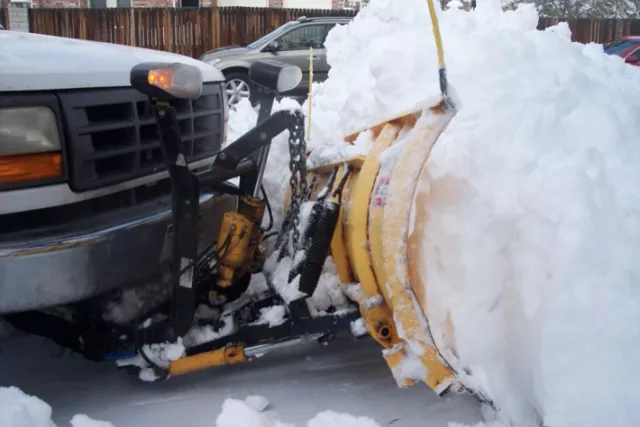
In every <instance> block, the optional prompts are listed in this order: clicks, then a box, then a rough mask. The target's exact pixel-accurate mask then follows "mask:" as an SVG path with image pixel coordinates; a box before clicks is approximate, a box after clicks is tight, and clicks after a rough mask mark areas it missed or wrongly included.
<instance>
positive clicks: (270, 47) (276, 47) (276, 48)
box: [264, 40, 280, 53]
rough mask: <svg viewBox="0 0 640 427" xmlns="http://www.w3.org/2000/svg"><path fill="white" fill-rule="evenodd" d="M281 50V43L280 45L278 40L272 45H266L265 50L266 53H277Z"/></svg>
mask: <svg viewBox="0 0 640 427" xmlns="http://www.w3.org/2000/svg"><path fill="white" fill-rule="evenodd" d="M279 50H280V43H278V41H277V40H274V41H272V42H271V43H269V44H268V45H266V46H265V48H264V51H265V52H271V53H276V52H277V51H279Z"/></svg>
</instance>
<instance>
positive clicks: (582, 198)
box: [239, 0, 640, 427]
mask: <svg viewBox="0 0 640 427" xmlns="http://www.w3.org/2000/svg"><path fill="white" fill-rule="evenodd" d="M439 15H440V16H441V18H442V20H441V29H442V33H443V42H444V46H445V57H446V61H447V65H448V73H449V74H448V76H449V81H450V83H451V84H452V91H453V93H454V95H455V98H454V99H455V100H456V103H457V105H458V107H459V108H460V111H459V112H458V114H457V115H456V117H454V119H453V120H452V122H451V123H450V125H449V127H448V129H447V130H446V131H445V133H444V134H443V135H442V136H441V138H440V140H439V141H438V143H437V144H436V146H435V148H434V150H433V152H432V155H431V158H430V160H429V162H428V165H427V169H426V172H425V173H428V174H429V175H430V176H431V178H432V179H433V180H434V182H433V184H432V185H431V187H429V188H422V189H421V194H422V195H423V196H424V197H428V198H429V199H427V202H426V203H429V206H430V208H429V210H428V213H429V217H430V220H429V222H428V224H426V230H427V234H428V236H429V238H428V239H426V240H425V241H424V242H423V248H422V250H423V251H424V253H426V256H425V260H424V264H425V270H427V271H428V272H429V275H428V277H425V281H426V280H428V282H429V286H428V289H427V293H426V298H427V300H426V301H423V304H425V305H426V306H427V307H428V312H429V316H430V318H431V323H432V326H433V327H434V329H435V332H434V333H435V334H436V335H437V338H438V339H440V340H442V335H443V334H444V329H445V328H444V325H445V324H446V322H447V321H449V320H450V321H451V322H452V325H453V326H454V331H455V336H454V337H453V340H454V346H455V347H456V350H457V354H458V356H459V359H460V360H459V365H462V366H465V367H468V368H471V372H473V376H471V377H467V378H465V381H466V383H467V385H469V386H471V387H473V388H476V389H478V390H480V391H482V392H483V393H485V394H486V395H488V396H490V397H491V398H492V399H493V400H494V401H495V403H496V405H497V406H498V408H499V409H500V410H501V411H502V414H501V415H502V416H503V417H504V419H508V420H511V421H513V422H514V423H515V425H517V426H523V427H529V426H535V425H539V424H541V423H542V424H544V425H546V426H553V427H572V426H581V427H587V426H602V425H616V426H621V427H623V426H637V425H640V406H638V405H637V402H636V398H635V389H634V388H635V384H637V383H638V382H640V373H638V370H637V369H636V367H635V362H636V361H637V360H639V359H640V344H638V343H639V342H640V341H639V340H638V338H639V337H640V295H639V294H638V292H637V290H636V288H637V281H638V277H640V263H638V262H637V258H638V255H639V249H638V248H640V215H639V209H638V207H639V202H640V190H639V189H638V188H639V187H638V186H637V185H636V184H635V183H637V182H639V181H640V176H639V174H640V169H639V168H638V167H637V165H638V164H640V145H639V144H638V139H639V136H640V121H639V120H638V117H640V70H639V69H638V68H636V67H631V66H627V65H625V64H624V62H623V61H622V60H621V59H620V58H618V57H611V56H607V55H605V54H604V53H603V51H602V47H601V46H599V45H586V46H585V45H581V44H577V43H571V41H570V34H569V30H568V27H567V26H566V25H565V24H560V25H558V26H555V27H551V28H549V29H547V30H545V31H537V30H536V25H537V22H538V17H537V15H536V13H535V10H534V8H533V6H532V5H525V6H523V7H521V8H520V9H519V10H517V11H515V12H503V11H502V10H501V9H500V2H499V1H493V0H480V1H478V7H477V9H476V10H475V11H473V12H464V11H461V10H458V9H457V8H451V9H450V10H447V11H444V12H439ZM326 46H327V59H328V61H329V63H330V65H331V71H330V73H329V79H328V80H327V81H326V82H325V83H324V84H321V85H317V86H316V88H315V90H314V93H313V95H314V97H313V108H314V109H313V123H312V129H311V139H310V141H309V146H310V147H312V148H316V149H317V150H319V151H318V152H320V153H321V154H322V156H323V157H325V158H328V157H331V156H340V155H345V153H348V152H350V150H351V151H358V150H361V151H363V150H364V151H366V148H367V142H366V140H365V139H366V138H365V137H363V138H364V139H363V140H362V141H359V144H358V146H357V147H349V146H348V145H345V144H343V143H341V140H342V137H343V136H344V135H346V134H348V133H350V132H352V131H354V130H357V129H359V128H362V127H364V126H367V125H371V124H373V123H375V122H377V121H379V120H382V119H384V118H386V117H390V116H394V115H396V114H398V113H401V112H403V111H405V110H409V109H412V108H414V107H415V106H416V105H418V106H423V105H426V104H428V102H429V101H432V100H434V99H437V97H438V94H439V87H438V80H437V63H436V59H435V58H436V53H435V44H434V40H433V37H432V32H431V24H430V22H429V17H428V11H427V6H426V2H425V1H424V0H372V1H371V3H370V5H369V6H368V7H367V8H365V9H364V10H363V11H361V12H360V13H359V15H358V16H357V17H356V18H355V19H354V21H353V22H352V23H351V24H350V25H346V26H342V27H336V28H335V29H334V30H332V31H331V33H330V34H329V36H328V38H327V42H326ZM371 46H375V49H372V48H371ZM282 107H283V106H282V105H280V106H279V107H278V108H282ZM239 108H241V109H242V108H243V106H240V107H239ZM302 111H306V106H304V107H303V108H302ZM273 152H274V153H276V154H275V155H274V156H272V158H271V163H270V165H269V169H268V170H267V174H266V179H267V183H268V190H269V194H270V195H271V197H272V199H273V200H274V205H275V206H279V205H278V203H280V201H281V200H282V198H283V195H284V191H283V190H284V188H285V186H286V185H287V182H286V180H284V179H283V174H282V171H284V170H286V169H287V167H288V163H287V162H288V155H287V147H286V135H282V136H281V137H280V138H278V140H277V141H275V144H274V148H273ZM438 335H439V336H438Z"/></svg>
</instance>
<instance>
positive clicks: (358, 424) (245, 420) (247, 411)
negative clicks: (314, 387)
mask: <svg viewBox="0 0 640 427" xmlns="http://www.w3.org/2000/svg"><path fill="white" fill-rule="evenodd" d="M216 427H295V426H294V425H293V424H287V423H283V422H282V421H279V420H277V419H274V418H271V417H269V416H268V415H267V414H264V413H261V411H260V410H256V409H255V408H254V407H253V406H252V405H251V404H249V403H247V402H243V401H241V400H237V399H227V400H225V401H224V403H223V404H222V412H221V413H220V415H218V418H217V419H216ZM307 427H380V425H379V424H378V423H376V422H375V421H374V420H373V419H371V418H368V417H356V416H353V415H349V414H339V413H336V412H332V411H324V412H320V413H319V414H318V415H316V416H315V417H314V418H312V419H310V420H309V421H308V422H307Z"/></svg>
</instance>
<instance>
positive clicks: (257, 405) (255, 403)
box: [244, 395, 269, 412]
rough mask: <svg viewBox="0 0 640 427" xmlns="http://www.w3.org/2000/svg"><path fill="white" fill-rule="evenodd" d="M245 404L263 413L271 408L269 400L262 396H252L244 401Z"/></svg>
mask: <svg viewBox="0 0 640 427" xmlns="http://www.w3.org/2000/svg"><path fill="white" fill-rule="evenodd" d="M244 403H246V404H247V405H249V406H251V407H252V408H253V409H255V410H256V411H258V412H262V411H264V410H265V409H267V407H268V406H269V399H267V398H266V397H264V396H260V395H251V396H247V397H246V398H245V399H244Z"/></svg>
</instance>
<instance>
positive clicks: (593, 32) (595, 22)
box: [538, 18, 640, 43]
mask: <svg viewBox="0 0 640 427" xmlns="http://www.w3.org/2000/svg"><path fill="white" fill-rule="evenodd" d="M560 21H565V22H567V24H568V25H569V28H570V29H571V38H572V39H573V41H576V42H580V43H590V42H593V43H606V42H609V41H611V40H613V39H616V38H618V37H622V36H628V35H640V20H630V19H559V18H540V20H539V21H538V29H539V30H543V29H545V28H548V27H550V26H552V25H556V24H557V23H559V22H560Z"/></svg>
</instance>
